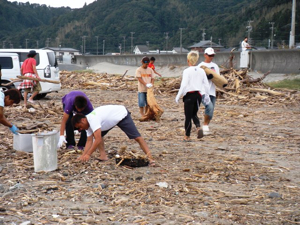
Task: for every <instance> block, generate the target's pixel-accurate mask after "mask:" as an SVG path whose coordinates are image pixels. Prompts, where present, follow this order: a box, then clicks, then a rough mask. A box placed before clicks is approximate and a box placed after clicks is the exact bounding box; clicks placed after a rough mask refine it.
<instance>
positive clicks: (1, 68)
mask: <svg viewBox="0 0 300 225" xmlns="http://www.w3.org/2000/svg"><path fill="white" fill-rule="evenodd" d="M20 75H21V74H20V61H19V56H18V54H17V53H3V52H0V88H1V89H2V90H3V91H6V90H8V89H11V88H15V85H14V84H11V85H9V86H6V85H5V84H8V83H10V82H11V81H12V80H11V79H12V78H17V76H20Z"/></svg>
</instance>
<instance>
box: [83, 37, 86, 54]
mask: <svg viewBox="0 0 300 225" xmlns="http://www.w3.org/2000/svg"><path fill="white" fill-rule="evenodd" d="M85 38H86V36H82V46H83V47H82V55H84V54H85Z"/></svg>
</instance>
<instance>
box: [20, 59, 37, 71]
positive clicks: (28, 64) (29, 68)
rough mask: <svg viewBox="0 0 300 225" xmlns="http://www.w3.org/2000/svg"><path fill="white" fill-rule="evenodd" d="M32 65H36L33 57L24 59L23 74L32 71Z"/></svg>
mask: <svg viewBox="0 0 300 225" xmlns="http://www.w3.org/2000/svg"><path fill="white" fill-rule="evenodd" d="M33 65H35V66H36V61H35V59H34V58H28V59H26V60H25V61H24V62H23V64H22V69H23V74H26V73H34V71H33Z"/></svg>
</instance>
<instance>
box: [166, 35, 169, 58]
mask: <svg viewBox="0 0 300 225" xmlns="http://www.w3.org/2000/svg"><path fill="white" fill-rule="evenodd" d="M165 35H166V53H167V51H168V39H169V32H165Z"/></svg>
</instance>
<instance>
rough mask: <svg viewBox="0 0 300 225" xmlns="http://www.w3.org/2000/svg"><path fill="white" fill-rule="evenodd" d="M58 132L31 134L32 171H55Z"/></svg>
mask: <svg viewBox="0 0 300 225" xmlns="http://www.w3.org/2000/svg"><path fill="white" fill-rule="evenodd" d="M58 138H59V132H58V131H57V130H53V131H50V132H42V133H37V134H32V148H33V160H34V171H35V172H40V171H53V170H56V169H57V142H58Z"/></svg>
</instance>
